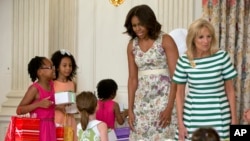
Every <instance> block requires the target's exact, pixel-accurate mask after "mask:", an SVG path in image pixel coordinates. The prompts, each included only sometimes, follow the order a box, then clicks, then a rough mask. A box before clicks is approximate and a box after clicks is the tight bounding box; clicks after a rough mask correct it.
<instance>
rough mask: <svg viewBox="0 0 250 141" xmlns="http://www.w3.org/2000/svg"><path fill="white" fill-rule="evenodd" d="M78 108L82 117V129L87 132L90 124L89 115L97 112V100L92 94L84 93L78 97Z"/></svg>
mask: <svg viewBox="0 0 250 141" xmlns="http://www.w3.org/2000/svg"><path fill="white" fill-rule="evenodd" d="M76 106H77V109H78V111H79V112H80V115H81V119H80V123H81V125H82V129H83V130H85V129H86V128H87V125H88V123H89V115H92V114H94V113H95V112H96V107H97V98H96V96H95V95H94V94H93V93H92V92H87V91H83V92H81V93H80V94H79V95H77V96H76Z"/></svg>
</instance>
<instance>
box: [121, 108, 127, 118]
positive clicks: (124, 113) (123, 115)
mask: <svg viewBox="0 0 250 141" xmlns="http://www.w3.org/2000/svg"><path fill="white" fill-rule="evenodd" d="M121 114H122V117H123V118H126V117H127V116H128V109H125V110H124V111H122V113H121Z"/></svg>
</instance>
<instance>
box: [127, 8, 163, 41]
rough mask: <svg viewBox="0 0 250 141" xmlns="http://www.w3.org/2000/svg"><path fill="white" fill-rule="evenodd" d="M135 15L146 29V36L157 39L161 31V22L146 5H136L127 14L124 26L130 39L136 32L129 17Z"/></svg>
mask: <svg viewBox="0 0 250 141" xmlns="http://www.w3.org/2000/svg"><path fill="white" fill-rule="evenodd" d="M134 16H136V17H137V18H138V19H139V21H140V23H141V24H142V26H144V27H145V28H146V29H147V30H148V36H149V38H151V39H157V38H158V36H159V34H160V32H161V24H160V23H159V22H158V21H157V19H156V16H155V14H154V12H153V10H152V9H151V8H150V7H149V6H147V5H138V6H135V7H133V8H132V9H131V10H130V11H129V12H128V14H127V17H126V20H125V24H124V27H125V28H126V31H125V32H124V33H127V34H128V35H129V36H131V38H132V39H134V38H135V37H136V33H135V32H134V30H133V27H132V24H131V19H132V18H133V17H134Z"/></svg>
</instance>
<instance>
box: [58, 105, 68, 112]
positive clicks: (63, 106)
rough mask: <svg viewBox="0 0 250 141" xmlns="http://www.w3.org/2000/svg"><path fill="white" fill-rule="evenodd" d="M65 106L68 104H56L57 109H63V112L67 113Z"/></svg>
mask: <svg viewBox="0 0 250 141" xmlns="http://www.w3.org/2000/svg"><path fill="white" fill-rule="evenodd" d="M65 106H66V105H63V104H62V105H56V110H59V111H61V112H63V113H65Z"/></svg>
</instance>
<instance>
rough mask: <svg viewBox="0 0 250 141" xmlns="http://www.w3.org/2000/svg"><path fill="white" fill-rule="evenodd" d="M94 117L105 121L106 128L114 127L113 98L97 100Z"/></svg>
mask: <svg viewBox="0 0 250 141" xmlns="http://www.w3.org/2000/svg"><path fill="white" fill-rule="evenodd" d="M96 119H97V120H100V121H103V122H105V123H106V124H107V126H108V128H111V129H114V128H115V112H114V101H113V100H107V101H102V100H98V110H97V112H96Z"/></svg>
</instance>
